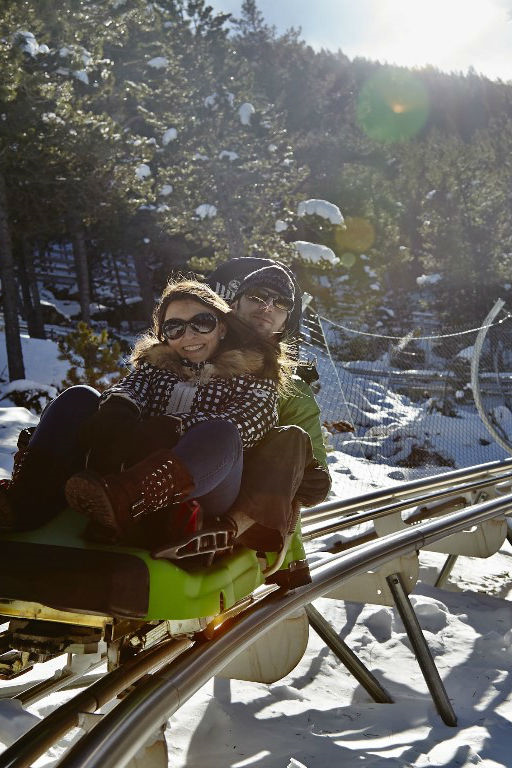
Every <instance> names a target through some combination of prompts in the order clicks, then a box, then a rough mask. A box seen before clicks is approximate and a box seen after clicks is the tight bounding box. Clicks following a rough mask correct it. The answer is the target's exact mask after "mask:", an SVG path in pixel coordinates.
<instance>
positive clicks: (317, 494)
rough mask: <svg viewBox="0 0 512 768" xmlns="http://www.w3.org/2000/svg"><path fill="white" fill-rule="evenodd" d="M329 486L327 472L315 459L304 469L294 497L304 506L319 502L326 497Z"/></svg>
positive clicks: (329, 481)
mask: <svg viewBox="0 0 512 768" xmlns="http://www.w3.org/2000/svg"><path fill="white" fill-rule="evenodd" d="M330 487H331V478H330V476H329V472H328V471H327V470H326V469H325V467H323V466H322V465H321V464H320V463H319V462H318V461H316V459H313V461H312V462H311V463H310V464H308V465H307V466H306V467H305V469H304V475H303V477H302V481H301V484H300V486H299V487H298V489H297V493H296V495H295V498H296V499H297V501H298V502H300V503H301V504H302V505H303V506H305V507H312V506H313V505H314V504H320V503H321V502H322V501H324V500H325V499H326V498H327V494H328V493H329V489H330Z"/></svg>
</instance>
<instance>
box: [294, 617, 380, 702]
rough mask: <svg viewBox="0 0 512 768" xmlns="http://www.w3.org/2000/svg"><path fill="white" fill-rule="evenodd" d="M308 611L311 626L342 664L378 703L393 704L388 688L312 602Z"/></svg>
mask: <svg viewBox="0 0 512 768" xmlns="http://www.w3.org/2000/svg"><path fill="white" fill-rule="evenodd" d="M306 613H307V616H308V619H309V623H310V626H311V627H313V629H314V630H315V632H316V633H317V634H318V635H319V636H320V637H321V638H322V640H323V641H324V643H325V644H326V645H327V646H328V647H329V648H330V649H331V651H332V652H333V653H334V655H335V656H336V657H337V658H338V659H339V660H340V661H341V662H342V664H344V665H345V666H346V668H347V669H348V671H349V672H350V673H351V674H352V675H353V676H354V677H355V678H356V680H357V681H358V683H360V684H361V685H362V686H363V688H364V689H365V690H366V691H367V693H369V694H370V696H371V697H372V699H373V700H374V701H376V702H377V703H378V704H392V703H393V699H392V698H391V696H390V695H389V693H388V692H387V691H386V689H385V688H383V687H382V685H381V684H380V683H379V681H378V680H377V678H376V677H375V676H374V675H372V673H371V672H370V670H369V669H367V668H366V667H365V665H364V664H363V662H362V661H361V660H360V659H358V658H357V656H356V654H355V653H354V651H352V650H351V649H350V648H349V647H348V645H347V644H346V643H345V642H344V641H343V640H342V639H341V638H340V637H339V636H338V635H337V633H336V632H335V631H334V630H333V628H332V627H331V625H330V624H329V622H328V621H327V620H326V619H324V617H323V616H322V614H321V613H320V612H319V611H317V609H316V608H314V607H313V605H311V604H309V605H307V606H306Z"/></svg>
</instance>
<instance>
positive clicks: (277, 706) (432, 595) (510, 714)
mask: <svg viewBox="0 0 512 768" xmlns="http://www.w3.org/2000/svg"><path fill="white" fill-rule="evenodd" d="M43 344H44V345H46V346H45V347H44V353H43V352H42V351H41V346H40V345H43ZM48 344H51V342H49V343H47V342H38V343H32V342H30V341H29V340H26V339H25V340H24V341H23V345H24V353H25V362H26V367H27V377H30V378H31V379H35V380H39V381H41V382H44V383H46V384H49V383H51V384H56V383H58V381H59V380H60V379H62V377H63V375H64V373H65V371H64V370H63V369H62V368H60V367H59V365H60V363H59V365H57V363H58V361H56V359H55V355H54V354H53V353H52V352H51V347H50V346H48ZM4 354H5V353H4V351H3V346H1V347H0V368H1V367H2V366H3V367H4V369H5V359H4V358H3V357H2V355H4ZM2 361H3V362H2ZM62 365H63V364H62ZM59 377H60V378H59ZM374 394H375V392H374ZM391 402H392V401H391V400H390V399H389V398H388V399H387V400H386V408H385V409H383V411H382V413H381V415H383V414H384V415H385V416H386V417H392V416H393V409H392V408H391V405H390V404H391ZM409 407H411V406H410V405H408V404H407V403H406V402H405V401H399V400H397V401H396V409H395V414H394V415H395V416H398V415H400V418H404V416H407V417H409V416H410V422H411V423H412V422H413V421H414V412H413V411H414V409H413V410H412V411H411V412H410V413H409V412H407V413H406V411H407V409H408V408H409ZM400 408H401V409H402V413H401V414H399V413H398V411H399V410H400ZM416 416H418V413H417V412H416ZM398 420H400V419H398ZM36 421H37V419H36V417H35V416H33V415H32V414H30V413H29V412H28V411H27V410H26V409H24V408H14V407H12V408H9V407H6V408H0V435H1V437H2V439H1V441H0V474H2V475H3V476H6V475H7V474H8V473H9V472H10V469H11V466H12V454H13V452H14V450H15V441H16V437H17V433H18V431H19V430H20V429H21V428H22V427H24V426H27V425H30V424H34V423H36ZM437 423H438V424H441V427H439V435H437V436H436V438H437V443H436V445H439V446H440V447H442V448H443V451H450V452H451V453H452V455H453V457H454V460H455V463H456V465H457V466H467V465H468V463H469V462H468V458H469V457H470V455H472V453H471V450H472V445H471V442H472V441H473V440H477V441H478V440H479V439H480V437H481V436H482V435H484V434H485V435H486V432H485V430H484V428H483V427H482V426H481V425H479V423H478V422H477V420H476V419H474V418H473V417H471V418H470V417H469V416H467V417H466V416H465V414H464V412H463V413H462V416H461V417H460V418H458V419H453V418H450V419H449V418H448V417H446V420H445V421H441V422H439V421H438V422H437ZM447 424H450V429H455V427H456V429H457V430H458V431H455V432H454V431H452V432H450V433H448V434H447V432H446V428H445V426H446V425H447ZM443 425H445V426H444V427H443ZM381 437H382V436H381ZM486 437H487V438H488V435H486ZM342 442H343V441H342ZM454 443H455V444H456V445H454ZM380 444H382V442H381V443H380ZM338 447H343V446H342V445H341V446H340V445H338ZM487 448H489V453H488V460H492V459H495V458H503V452H501V451H500V450H498V448H497V446H495V445H494V444H493V443H490V445H488V446H487ZM381 458H382V457H381ZM329 462H330V469H331V472H332V475H333V489H334V492H335V494H336V495H339V496H342V497H348V496H354V495H357V494H360V493H363V492H365V491H367V490H372V489H375V488H377V487H383V486H389V485H390V484H397V483H400V482H403V481H404V480H409V479H412V478H413V477H415V476H419V475H424V474H434V473H436V472H441V471H445V469H446V467H439V466H430V467H428V471H427V470H425V468H423V467H419V468H416V469H407V468H404V467H399V466H397V465H396V464H395V463H394V461H393V457H390V460H389V462H388V463H379V464H377V463H375V461H374V460H373V461H372V460H369V459H367V458H364V456H363V455H362V452H361V451H359V452H356V451H354V452H353V453H350V454H347V453H343V452H342V451H341V450H336V451H334V452H330V454H329ZM320 547H321V545H320ZM310 549H311V552H313V551H317V552H318V549H319V545H318V543H317V542H315V543H314V544H311V546H310ZM443 560H444V557H443V556H442V555H440V554H436V553H431V552H428V553H421V556H420V565H421V567H420V580H419V582H418V584H417V586H416V587H415V589H414V591H413V593H412V602H413V604H414V607H415V611H416V613H417V615H418V617H419V621H420V624H421V625H422V628H423V631H424V634H425V637H426V639H427V642H428V644H429V647H430V650H431V652H432V654H433V657H434V659H435V662H436V665H437V668H438V670H439V672H440V674H441V677H442V679H443V681H444V684H445V686H446V689H447V692H448V695H449V697H450V700H451V702H452V706H453V708H454V710H455V713H456V715H457V718H458V725H457V727H455V728H451V727H448V726H446V725H444V723H443V722H442V720H441V718H440V717H439V715H438V714H437V712H436V709H435V707H434V705H433V702H432V699H431V697H430V694H429V693H428V690H427V687H426V684H425V682H424V680H423V677H422V675H421V672H420V669H419V667H418V664H417V662H416V660H415V658H414V656H413V654H412V651H411V648H410V644H409V641H408V638H407V635H406V634H405V631H404V628H403V625H402V623H401V621H400V619H399V617H398V615H397V612H396V611H395V610H394V609H392V608H390V607H387V606H380V605H361V604H357V603H351V602H345V603H344V602H341V601H335V600H327V599H321V600H318V601H316V602H315V605H316V607H317V608H318V610H320V611H321V612H322V613H323V615H324V616H325V617H326V618H327V620H328V621H330V622H331V623H332V625H333V626H334V627H335V629H336V630H337V631H338V632H339V634H340V636H341V637H342V638H343V639H344V640H346V641H347V643H348V645H349V646H350V648H351V649H352V650H353V651H354V652H355V653H356V654H357V655H358V656H359V658H360V659H361V661H362V662H363V663H365V664H366V665H367V666H368V668H369V669H370V670H371V671H372V672H373V673H374V674H375V675H376V677H377V678H378V679H379V681H380V682H381V683H382V685H383V686H384V687H385V688H386V689H387V690H388V691H389V693H390V694H391V696H392V698H393V700H394V703H393V704H376V703H375V702H373V701H372V700H371V698H370V697H369V696H368V694H367V693H366V692H365V691H364V689H363V688H362V687H361V686H360V685H359V684H358V683H357V682H356V681H355V680H354V679H353V678H352V677H351V676H350V675H349V673H348V672H347V671H346V670H345V668H344V667H342V666H341V665H340V664H339V663H338V661H337V659H336V658H335V656H334V655H333V654H332V652H331V651H329V650H328V649H327V648H326V646H325V645H324V643H323V642H322V641H321V640H320V638H319V637H318V636H317V635H316V634H315V633H314V632H313V631H311V632H310V639H309V644H308V648H307V651H306V654H305V655H304V657H303V659H302V661H301V662H300V663H299V665H298V666H297V667H296V668H295V669H294V670H293V671H292V672H291V673H290V674H289V675H288V676H287V677H286V678H284V679H282V680H280V681H278V682H276V683H274V684H272V685H263V684H259V683H247V682H240V681H235V680H232V681H227V680H223V679H215V680H213V681H210V682H209V683H207V684H206V685H205V686H204V687H203V688H202V689H201V690H200V691H198V692H197V693H196V694H195V695H194V696H193V697H192V699H191V700H190V701H189V702H187V703H186V704H185V705H184V707H183V708H182V709H180V710H179V712H178V713H177V714H176V715H175V716H174V717H173V718H172V720H171V722H170V727H169V728H168V730H167V741H168V746H169V750H170V762H169V765H172V766H173V768H195V767H196V766H201V768H228V766H229V767H230V768H246V767H249V766H250V767H251V768H301V766H305V768H325V766H328V765H335V766H339V767H340V768H342V767H343V768H344V767H346V768H354V766H359V765H361V766H364V768H381V766H382V765H383V764H384V761H385V763H386V766H387V767H388V768H394V767H396V768H406V767H407V768H410V767H412V766H414V768H427V766H429V767H431V766H443V767H446V768H455V767H456V766H473V765H481V766H484V767H485V768H498V767H502V768H509V766H510V765H511V764H512V761H511V759H510V754H509V753H510V749H509V746H508V745H509V734H510V729H511V726H512V690H511V686H512V676H510V673H511V672H512V548H511V546H510V545H509V544H508V542H505V543H504V545H503V547H502V548H501V550H500V551H499V552H498V553H497V554H495V555H493V556H492V557H491V558H489V559H487V560H478V559H475V558H461V559H460V561H459V562H458V563H457V565H456V567H455V569H454V571H453V572H452V574H451V576H450V580H449V582H448V585H447V587H446V588H445V589H438V588H436V587H434V586H432V585H433V583H434V582H435V578H436V575H437V572H438V570H439V568H440V567H441V565H442V563H443ZM54 668H55V664H54V663H52V665H50V667H41V665H37V666H36V667H35V668H34V670H33V672H31V673H29V675H28V676H25V677H22V678H18V679H17V680H15V681H12V682H4V683H2V684H1V687H0V690H4V691H8V690H9V688H11V691H12V693H14V692H15V689H16V688H18V687H19V686H20V685H21V684H22V683H24V682H25V681H26V682H28V680H29V679H33V680H37V679H41V678H42V677H44V676H49V675H51V674H53V670H54ZM70 696H71V694H70V693H68V692H59V693H54V694H52V695H50V696H48V697H47V698H45V699H44V700H42V701H41V702H39V703H38V704H35V705H33V706H31V707H30V708H29V713H30V715H31V717H29V718H24V717H23V716H21V715H20V713H19V711H18V710H17V708H16V705H15V704H12V703H11V702H5V701H3V702H2V701H0V742H1V743H4V744H5V745H7V744H8V743H9V742H10V741H11V740H12V737H13V735H14V734H15V733H19V732H22V731H23V729H24V728H25V727H28V725H30V724H31V723H33V722H34V717H37V718H40V717H43V716H45V715H47V714H48V713H49V712H50V711H51V710H52V709H54V708H55V707H56V706H57V705H58V704H60V703H62V702H64V701H65V700H67V699H69V698H70ZM75 737H76V733H75V734H73V736H72V738H75ZM69 739H71V737H69ZM67 744H69V741H68V739H65V740H63V741H62V742H61V743H60V744H59V745H57V746H56V747H55V748H54V749H52V750H51V752H49V753H48V755H46V756H45V757H44V758H41V759H40V760H38V761H37V762H36V763H35V764H34V765H35V766H37V767H39V766H53V765H55V764H56V762H57V760H58V759H59V758H60V757H61V756H62V753H63V749H64V748H65V746H66V745H67Z"/></svg>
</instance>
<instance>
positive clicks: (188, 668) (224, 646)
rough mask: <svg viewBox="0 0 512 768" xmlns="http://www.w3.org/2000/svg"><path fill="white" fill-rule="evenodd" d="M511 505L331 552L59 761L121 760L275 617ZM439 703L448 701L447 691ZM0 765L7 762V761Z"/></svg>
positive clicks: (64, 766)
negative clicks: (300, 581) (302, 580)
mask: <svg viewBox="0 0 512 768" xmlns="http://www.w3.org/2000/svg"><path fill="white" fill-rule="evenodd" d="M510 509H512V494H508V495H506V496H503V497H502V498H500V499H492V500H491V501H486V502H482V503H481V504H477V505H475V506H474V507H471V508H469V509H464V510H462V511H459V512H454V513H451V514H449V515H446V516H445V517H444V518H442V519H439V520H433V521H428V522H425V523H420V524H418V525H417V526H414V527H413V528H411V529H409V530H406V531H399V532H398V533H393V534H390V535H388V536H384V537H382V538H381V539H377V540H376V541H373V542H370V543H369V544H364V545H361V546H359V547H355V548H354V549H353V550H351V551H349V552H345V553H343V554H340V555H337V556H334V557H333V558H332V560H331V561H330V562H329V563H324V564H322V565H319V566H318V567H317V568H315V569H314V571H313V582H312V584H310V585H307V586H304V587H300V588H299V589H297V590H295V591H294V592H291V593H287V594H285V595H282V594H281V593H279V592H278V593H275V594H272V595H270V596H269V597H267V598H266V599H265V600H263V601H260V602H259V603H257V604H255V605H254V606H253V607H252V608H250V609H248V610H247V611H246V612H244V613H243V614H239V615H238V616H237V617H235V618H234V619H233V620H232V621H231V622H230V624H229V626H227V627H222V626H221V627H219V629H218V631H217V633H216V635H214V637H213V638H212V639H211V640H210V641H209V642H208V643H205V644H195V645H194V646H193V647H192V648H191V649H190V650H188V651H186V652H185V653H184V654H182V656H181V657H179V658H178V659H177V660H176V662H174V663H171V664H168V665H166V666H164V667H163V668H162V669H161V670H160V671H159V672H157V673H155V674H154V675H151V676H150V678H149V679H148V680H147V681H146V682H144V683H142V684H141V685H140V686H138V687H137V688H136V689H135V690H134V691H133V693H130V694H129V695H128V696H127V697H126V698H124V699H123V700H122V701H121V702H120V703H119V704H118V705H117V706H116V708H115V709H114V710H113V711H112V712H110V713H109V714H108V715H106V716H105V717H104V718H103V719H102V720H101V722H100V723H99V724H98V725H97V726H96V728H94V729H93V730H92V731H91V732H90V733H89V734H87V735H86V736H85V737H84V738H83V739H81V740H80V741H79V742H78V743H77V744H75V746H73V747H72V748H71V749H70V751H69V752H68V753H67V755H65V756H64V758H63V759H62V760H61V761H60V762H59V768H100V766H101V768H123V766H125V765H126V764H127V763H128V762H129V760H130V759H131V758H132V757H133V756H134V755H135V754H136V753H137V752H138V751H139V749H140V748H141V747H142V746H143V745H144V743H145V740H146V738H147V736H148V734H149V733H151V732H153V731H154V730H155V727H157V726H158V725H161V724H163V723H165V722H166V721H167V719H168V718H169V717H170V716H171V715H172V714H174V713H175V712H176V711H177V710H178V709H179V707H181V706H182V705H183V704H184V703H185V702H186V701H187V700H188V699H189V698H190V697H191V696H192V695H193V694H194V693H195V692H196V691H198V690H199V688H201V686H202V685H204V683H206V682H207V681H208V680H209V679H210V678H211V677H213V676H214V675H215V674H217V673H218V672H220V671H221V670H222V669H223V667H225V666H226V664H228V663H229V662H230V661H231V660H233V659H234V658H235V657H236V656H237V655H238V654H239V653H240V652H241V651H243V650H244V649H245V648H247V647H248V646H249V645H250V644H251V643H253V642H254V641H255V640H256V639H257V638H258V637H260V636H261V635H263V634H264V633H265V632H266V631H267V630H268V629H269V627H270V626H271V625H272V624H274V623H277V622H279V621H282V620H283V619H284V618H286V617H287V616H290V615H291V614H293V613H294V612H295V611H297V610H298V609H299V608H303V607H304V606H306V605H308V604H309V603H310V602H311V601H313V600H315V599H317V598H319V597H322V596H323V595H325V594H327V593H329V592H330V591H332V590H333V589H334V588H335V587H336V586H338V585H339V584H340V583H341V582H342V581H344V580H346V579H349V578H350V577H352V576H356V575H357V574H359V573H363V572H364V571H366V570H368V569H369V568H377V567H379V566H380V565H382V564H384V563H385V562H387V561H388V560H390V559H392V558H396V557H400V556H403V555H406V554H408V553H410V552H412V551H414V550H417V549H421V548H422V547H425V546H427V545H428V544H432V543H434V542H436V541H439V540H440V539H443V538H445V537H446V536H448V535H450V534H453V533H458V532H460V531H463V530H464V529H465V528H466V527H467V525H468V524H477V523H481V522H484V521H485V520H490V519H491V518H493V517H496V516H498V515H501V514H504V513H506V512H508V511H509V510H510ZM429 687H430V686H429ZM431 693H433V691H432V690H431ZM441 704H442V705H444V706H445V707H447V708H448V709H449V702H448V700H447V699H446V701H444V702H441ZM438 709H439V705H438ZM448 714H449V713H448ZM452 724H455V723H452ZM0 765H2V768H3V764H2V763H0ZM9 766H10V767H11V768H14V766H16V768H21V764H18V763H9Z"/></svg>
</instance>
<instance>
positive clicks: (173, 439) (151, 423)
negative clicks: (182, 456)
mask: <svg viewBox="0 0 512 768" xmlns="http://www.w3.org/2000/svg"><path fill="white" fill-rule="evenodd" d="M180 437H181V421H180V419H179V418H176V417H175V416H170V415H169V416H150V417H149V418H148V419H142V421H139V422H138V423H137V425H136V426H135V429H134V431H133V433H132V436H131V450H130V453H129V458H128V462H129V463H130V464H136V463H137V462H138V461H142V459H145V458H146V456H149V455H150V454H151V453H154V452H155V451H159V450H160V449H161V448H174V446H175V445H176V443H177V442H178V440H179V439H180Z"/></svg>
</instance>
